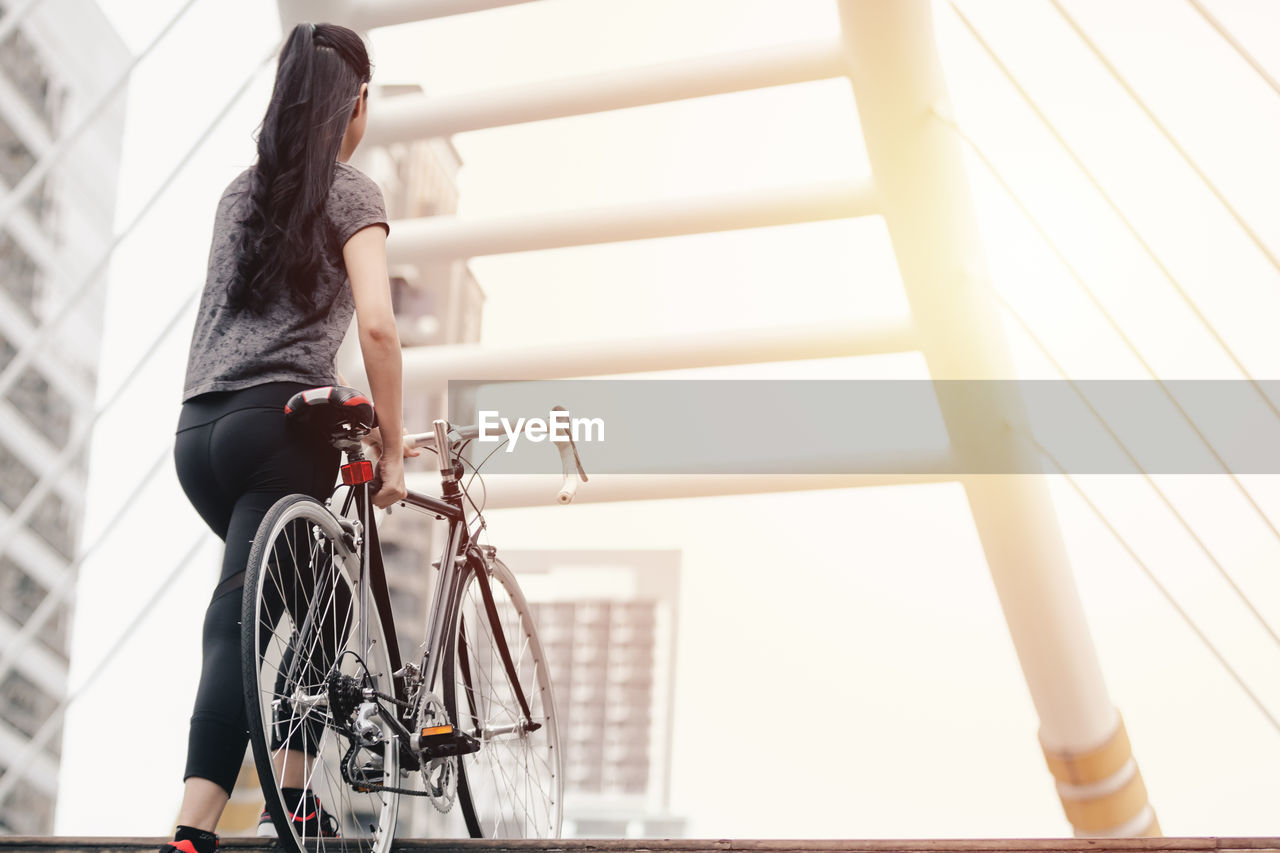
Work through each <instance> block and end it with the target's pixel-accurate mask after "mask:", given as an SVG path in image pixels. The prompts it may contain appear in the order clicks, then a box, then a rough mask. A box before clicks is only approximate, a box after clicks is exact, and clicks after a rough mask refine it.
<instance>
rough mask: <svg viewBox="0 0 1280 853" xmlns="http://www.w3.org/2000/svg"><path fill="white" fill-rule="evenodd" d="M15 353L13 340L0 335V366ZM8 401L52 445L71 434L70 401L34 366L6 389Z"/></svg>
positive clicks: (64, 442) (61, 444)
mask: <svg viewBox="0 0 1280 853" xmlns="http://www.w3.org/2000/svg"><path fill="white" fill-rule="evenodd" d="M16 354H17V350H16V349H14V347H13V344H11V343H9V342H8V341H6V340H5V339H4V338H3V337H0V370H4V368H5V367H6V366H8V364H9V362H10V360H12V359H13V357H14V356H15V355H16ZM8 400H9V403H10V405H12V406H13V408H14V409H15V410H16V411H17V412H18V413H19V414H21V415H22V416H23V417H24V418H25V419H26V420H27V421H28V422H29V423H30V424H31V425H32V426H33V427H35V428H36V429H38V430H40V432H41V433H43V434H44V435H45V437H47V438H48V439H49V440H50V441H52V442H53V443H54V446H56V447H59V448H61V447H63V446H65V445H66V443H67V440H68V439H70V437H71V420H72V416H73V414H74V410H73V409H72V406H71V402H70V401H69V400H67V398H66V397H64V396H63V395H62V393H61V392H59V391H58V390H57V389H56V388H54V387H53V385H52V384H51V383H50V382H49V380H48V379H45V378H44V376H43V375H42V374H41V373H40V372H39V371H38V370H36V369H35V368H31V367H29V368H27V370H26V371H25V372H24V373H23V374H22V375H21V376H19V377H18V381H17V382H15V383H14V384H13V387H12V388H10V389H9V395H8Z"/></svg>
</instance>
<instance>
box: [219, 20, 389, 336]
mask: <svg viewBox="0 0 1280 853" xmlns="http://www.w3.org/2000/svg"><path fill="white" fill-rule="evenodd" d="M371 79H373V66H372V64H371V63H370V62H369V53H368V51H367V50H366V49H365V46H364V42H363V41H361V39H360V36H359V35H357V34H356V33H355V32H353V31H352V30H349V29H347V28H346V27H340V26H338V25H336V24H309V23H301V24H298V25H297V26H295V27H294V28H293V30H292V31H291V32H290V33H289V36H288V38H287V39H286V40H285V43H284V47H283V49H281V51H280V61H279V64H278V65H277V66H276V82H275V88H274V90H273V91H272V92H271V102H270V103H269V104H268V105H267V114H266V116H265V117H264V118H263V119H262V124H261V126H260V128H259V133H258V140H257V141H258V160H257V163H256V164H255V167H254V168H253V169H252V170H251V178H250V183H249V205H248V211H247V213H246V214H245V215H244V217H243V218H242V219H241V220H240V233H239V236H238V238H237V252H236V255H237V260H236V271H235V276H234V277H233V278H232V280H231V282H230V284H229V286H228V294H227V301H228V304H229V305H230V306H231V308H232V309H233V310H236V311H240V310H243V309H246V308H247V309H249V310H250V311H253V312H254V313H258V314H260V313H262V311H263V310H264V309H265V307H266V305H267V304H268V302H269V301H271V300H270V297H271V295H272V294H273V293H274V292H277V291H278V290H279V289H280V288H286V289H287V290H288V292H289V294H290V296H291V297H292V298H293V300H294V302H295V303H296V304H297V305H298V306H299V307H300V308H302V309H303V310H305V311H308V312H309V311H313V310H315V309H316V307H317V306H316V302H315V291H316V287H317V286H318V285H319V284H320V281H319V277H320V275H321V272H322V267H321V263H320V259H321V253H322V252H323V251H324V250H325V248H326V247H327V243H328V242H329V241H331V240H332V239H333V238H332V237H331V236H330V235H329V234H328V233H327V230H326V228H325V223H324V206H325V199H326V198H327V197H328V195H329V187H330V185H331V184H332V183H333V172H334V168H335V165H334V164H335V161H336V160H337V157H338V151H339V148H340V147H341V145H342V137H343V134H344V133H345V132H346V129H347V124H348V122H349V121H350V120H351V114H352V112H353V111H354V109H355V106H356V99H357V98H358V97H359V95H360V85H361V84H362V83H368V82H369V81H370V80H371ZM330 248H331V247H330Z"/></svg>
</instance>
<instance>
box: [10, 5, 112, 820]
mask: <svg viewBox="0 0 1280 853" xmlns="http://www.w3.org/2000/svg"><path fill="white" fill-rule="evenodd" d="M21 5H23V4H20V3H15V2H14V0H4V2H0V22H3V21H4V20H5V16H6V15H7V14H8V13H9V12H10V11H11V9H13V8H16V7H18V6H21ZM129 59H130V56H129V51H128V49H127V48H126V47H125V45H124V43H123V42H122V41H121V39H120V38H119V36H118V35H117V33H116V32H115V30H114V29H113V28H112V27H111V25H110V23H109V22H108V21H107V19H106V18H105V17H104V16H103V14H102V13H101V11H100V10H99V9H98V7H97V4H96V3H94V2H92V0H46V2H42V3H39V4H36V6H35V7H34V8H33V9H31V10H30V11H29V12H27V13H26V14H25V15H24V17H23V18H22V20H21V21H20V22H19V23H18V25H17V26H16V27H15V28H14V29H13V30H12V31H11V32H10V33H9V35H8V36H7V38H5V39H4V41H3V42H2V43H0V197H4V196H5V195H7V194H8V193H9V192H10V191H11V190H12V189H13V188H14V187H15V186H16V185H17V184H18V182H19V181H21V180H22V179H23V177H24V176H25V175H26V174H27V173H28V171H29V170H30V169H31V168H32V167H33V166H35V165H36V164H37V163H38V162H40V160H41V158H42V157H44V156H46V154H47V153H48V152H49V151H50V150H51V149H52V148H53V146H54V145H55V142H56V140H58V138H59V137H60V136H61V135H62V134H64V133H66V132H67V130H68V129H69V128H71V127H73V126H75V125H76V124H77V123H78V122H79V120H80V117H81V116H83V115H85V114H86V113H87V112H88V111H89V110H90V109H91V108H93V107H94V106H95V105H96V103H97V102H98V100H99V99H100V98H102V97H103V96H104V94H105V81H107V80H110V79H111V78H112V77H114V76H115V74H117V73H118V72H119V71H120V70H122V69H123V68H124V67H125V66H126V64H127V63H128V61H129ZM124 113H125V99H124V97H123V95H120V96H119V97H117V98H116V99H115V100H114V101H113V102H112V103H111V104H110V105H109V106H108V107H107V108H106V110H105V111H104V112H103V113H102V114H101V115H100V116H99V117H98V119H97V120H95V121H94V122H93V123H92V125H91V126H90V127H89V129H88V130H87V132H86V133H84V134H83V135H82V136H81V137H80V138H79V140H78V142H76V143H75V144H74V145H72V146H71V147H70V148H69V149H68V151H67V152H66V153H65V154H64V155H62V156H61V157H60V159H59V160H58V161H57V164H56V165H55V166H54V167H53V168H52V170H51V171H50V172H49V173H48V174H47V175H46V176H45V177H44V178H43V179H42V180H41V181H40V183H39V184H38V185H37V187H36V189H35V190H34V192H32V193H31V194H29V195H28V196H27V197H26V200H25V202H24V203H23V204H22V205H21V206H20V207H19V208H18V209H17V210H15V211H14V212H13V213H12V214H10V215H9V217H8V219H7V221H5V222H4V223H3V224H2V225H0V372H3V371H4V369H5V367H7V366H8V365H9V364H10V362H11V361H12V360H13V359H14V357H15V356H16V355H17V353H18V352H19V351H20V350H21V349H22V347H23V346H24V345H27V344H28V342H30V341H33V340H35V338H36V335H37V330H38V329H39V328H40V326H41V324H42V323H44V322H45V321H47V320H48V319H49V318H50V317H51V316H52V315H53V314H54V312H55V311H57V310H58V308H59V307H60V306H61V305H62V304H63V302H64V301H65V300H66V299H67V298H68V297H69V296H70V294H71V293H72V291H73V290H74V289H76V288H77V287H78V286H79V285H80V283H81V282H83V281H85V280H86V279H87V278H89V277H93V278H94V279H95V280H94V282H93V284H94V286H93V287H92V288H91V289H90V291H89V294H88V296H87V297H85V298H84V299H83V300H81V302H80V303H79V304H78V305H77V307H76V309H75V310H74V311H73V312H72V313H71V315H70V316H69V317H68V319H67V320H66V321H65V322H62V323H61V324H59V326H58V327H57V328H56V330H55V331H54V333H53V335H52V338H51V340H49V341H48V342H47V343H46V344H45V345H44V346H42V348H41V355H40V357H39V358H37V359H36V360H34V361H33V362H32V363H31V364H30V365H29V366H28V367H27V368H25V369H24V370H23V371H22V372H21V373H20V374H19V376H18V378H17V381H16V382H15V383H14V384H13V385H12V387H11V388H10V389H9V390H8V391H7V392H6V393H4V394H3V396H0V526H7V524H8V523H9V520H10V518H11V516H12V515H13V514H14V513H15V512H19V511H21V512H22V513H23V514H24V515H28V514H29V515H28V517H27V520H26V521H25V523H23V524H22V525H21V526H20V527H18V528H17V530H16V531H15V532H14V534H13V535H12V536H11V537H10V538H8V539H6V540H4V541H3V542H0V653H3V657H4V659H6V662H5V663H4V664H3V665H0V772H3V773H6V774H9V773H11V772H14V770H15V768H14V767H10V766H9V764H10V763H11V762H12V763H17V762H19V760H20V759H21V757H22V756H24V755H25V754H26V753H28V752H29V751H30V750H31V749H32V741H33V739H37V738H38V739H40V740H43V741H44V743H43V744H42V745H40V746H39V748H38V749H36V751H35V754H34V756H33V757H32V759H31V760H30V761H28V762H25V763H23V764H22V766H21V768H20V771H21V773H22V774H23V777H22V779H21V780H20V781H19V783H18V784H17V785H15V786H13V788H12V790H11V792H10V793H9V794H8V796H7V797H5V799H4V800H3V802H0V832H4V833H18V834H48V833H50V832H52V830H53V810H54V803H55V799H56V793H57V784H58V765H59V756H60V752H61V740H62V736H61V727H60V725H59V724H58V722H57V720H58V711H59V707H60V705H61V704H62V701H63V699H64V698H65V696H66V690H67V665H68V639H69V637H68V632H69V628H70V624H71V611H70V606H69V605H67V604H60V605H59V606H57V607H55V608H53V609H52V610H49V609H48V608H45V611H46V612H47V613H48V616H47V617H46V618H42V619H40V620H38V621H35V620H33V616H35V615H36V614H37V608H40V605H41V604H42V602H44V601H45V599H46V597H48V596H49V594H50V592H51V591H53V590H56V589H58V588H59V587H60V586H62V585H63V583H64V581H65V579H66V578H67V576H68V574H69V573H70V574H74V572H75V571H76V565H75V557H76V549H77V545H78V539H79V533H80V529H79V525H80V517H81V509H82V506H81V503H82V500H83V492H84V487H85V479H86V464H85V462H86V459H87V456H86V455H85V454H81V455H80V456H79V461H78V462H77V463H76V464H73V465H71V466H70V467H69V468H67V469H66V470H65V471H64V472H63V473H62V474H61V475H59V476H58V478H57V481H56V482H55V483H54V484H53V488H52V489H51V490H50V491H49V492H48V493H47V494H46V495H45V497H44V498H43V499H41V500H39V502H38V503H36V505H35V506H34V509H21V510H20V508H21V507H23V504H24V502H25V501H26V499H27V496H28V494H29V493H30V492H31V490H32V488H33V487H34V486H35V484H36V483H37V481H38V480H39V478H40V477H41V476H42V473H43V472H44V471H45V470H47V469H48V467H49V465H50V463H51V461H52V460H53V459H54V458H56V457H57V456H58V454H59V453H60V452H61V451H62V450H63V448H64V447H65V446H66V445H67V443H68V442H70V441H72V440H73V437H74V436H75V435H76V434H77V433H78V432H79V431H80V430H81V429H82V428H83V427H84V425H85V424H86V423H87V422H88V420H89V419H90V418H91V417H92V415H93V410H94V397H95V393H96V385H97V366H96V365H97V362H98V350H99V347H100V344H101V335H102V328H101V320H102V306H103V301H104V298H105V293H104V287H103V285H104V284H105V274H104V271H105V265H101V264H99V261H100V260H101V258H102V257H103V255H104V253H106V252H107V251H108V249H109V247H110V245H111V239H112V226H113V220H114V215H115V204H116V188H117V177H118V173H119V164H120V154H121V141H122V136H123V131H124ZM95 269H96V272H95ZM51 720H52V721H53V722H50V721H51ZM42 730H43V731H42Z"/></svg>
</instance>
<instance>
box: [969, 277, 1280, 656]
mask: <svg viewBox="0 0 1280 853" xmlns="http://www.w3.org/2000/svg"><path fill="white" fill-rule="evenodd" d="M990 291H991V293H992V294H993V295H994V297H995V299H996V300H997V301H998V302H999V303H1000V304H1001V305H1002V306H1004V308H1005V310H1006V311H1008V312H1009V314H1010V316H1012V317H1013V318H1014V320H1015V321H1016V322H1017V323H1018V325H1019V326H1021V327H1022V330H1023V331H1024V332H1025V333H1026V334H1027V336H1028V337H1029V338H1031V340H1032V342H1033V343H1034V344H1035V345H1036V347H1037V348H1038V349H1039V350H1040V352H1041V353H1042V354H1043V355H1044V357H1045V358H1047V359H1048V360H1049V363H1050V364H1052V365H1053V367H1054V369H1055V370H1057V371H1058V373H1059V374H1061V375H1062V378H1063V379H1064V380H1066V382H1067V384H1068V385H1070V386H1071V390H1072V391H1075V393H1076V396H1077V397H1079V398H1080V401H1081V402H1082V403H1084V405H1085V407H1086V408H1088V409H1089V411H1090V413H1092V414H1093V416H1094V417H1095V418H1096V419H1097V421H1098V423H1099V425H1101V426H1102V428H1103V429H1104V430H1105V431H1106V433H1107V435H1109V436H1111V440H1112V441H1114V442H1115V443H1116V446H1117V447H1119V448H1120V450H1121V452H1122V453H1124V455H1125V458H1127V459H1128V460H1129V462H1130V463H1131V464H1132V465H1133V466H1134V467H1135V468H1137V469H1138V473H1139V474H1141V475H1142V478H1143V479H1144V480H1146V482H1147V485H1148V486H1150V487H1151V489H1152V490H1153V491H1154V492H1155V493H1156V494H1157V495H1158V496H1159V497H1160V500H1161V502H1163V503H1164V505H1165V507H1166V508H1167V509H1168V510H1169V512H1171V513H1173V517H1174V518H1175V519H1177V521H1178V523H1179V524H1181V525H1182V528H1183V530H1185V531H1186V532H1187V535H1188V536H1190V537H1191V541H1193V542H1195V543H1196V547H1197V548H1199V549H1200V553H1202V554H1204V556H1205V558H1206V559H1207V560H1208V561H1209V562H1210V563H1211V564H1212V565H1213V567H1214V569H1215V570H1216V571H1217V573H1218V575H1219V577H1221V578H1222V580H1223V581H1224V582H1225V583H1226V584H1227V586H1229V587H1230V588H1231V591H1232V592H1233V593H1235V596H1236V598H1238V599H1239V600H1240V603H1241V604H1243V605H1244V606H1245V609H1247V610H1248V611H1249V612H1250V613H1251V614H1253V618H1254V619H1256V620H1257V622H1258V624H1259V625H1261V626H1262V630H1264V631H1265V632H1266V633H1267V634H1268V635H1270V637H1271V640H1272V641H1273V642H1274V643H1275V644H1276V647H1277V648H1280V636H1277V635H1276V632H1275V630H1274V629H1273V628H1272V627H1271V624H1270V623H1269V622H1268V621H1267V620H1266V618H1265V617H1264V616H1263V615H1262V613H1260V612H1259V611H1258V608H1257V607H1255V606H1254V605H1253V602H1252V601H1250V600H1249V596H1248V595H1246V594H1245V592H1244V590H1243V589H1241V588H1240V585H1239V584H1237V583H1236V581H1235V579H1234V578H1233V577H1231V573H1230V572H1228V571H1227V568H1226V566H1224V565H1223V564H1222V561H1221V560H1219V559H1218V557H1217V556H1216V555H1214V553H1213V551H1212V550H1210V548H1209V546H1208V545H1207V544H1205V541H1204V540H1203V539H1202V538H1200V535H1199V534H1198V533H1196V531H1195V529H1194V528H1193V527H1192V526H1191V522H1189V521H1188V520H1187V519H1186V517H1185V516H1184V515H1183V514H1182V513H1181V512H1179V511H1178V509H1177V507H1176V506H1174V503H1173V501H1172V500H1171V499H1170V498H1169V496H1168V494H1167V493H1166V492H1165V491H1164V489H1162V488H1160V486H1159V485H1158V484H1157V483H1156V481H1155V479H1154V478H1153V477H1152V476H1151V473H1150V472H1149V471H1147V469H1146V468H1145V467H1143V465H1142V463H1141V462H1139V461H1138V458H1137V457H1136V456H1135V455H1134V454H1133V451H1131V450H1130V449H1129V447H1128V445H1126V444H1125V443H1124V441H1123V440H1122V439H1121V438H1120V436H1119V435H1117V434H1116V432H1115V430H1114V429H1112V427H1111V424H1110V423H1108V422H1107V419H1106V418H1105V417H1103V416H1102V413H1101V412H1099V411H1098V409H1097V408H1096V407H1095V406H1094V405H1093V403H1092V401H1090V400H1089V398H1088V396H1087V395H1086V394H1085V393H1084V391H1083V390H1081V388H1080V386H1079V385H1077V384H1076V381H1075V380H1074V379H1072V378H1071V377H1070V376H1068V375H1067V371H1066V369H1065V368H1064V367H1063V366H1062V364H1061V363H1060V362H1059V361H1058V360H1057V359H1056V358H1054V356H1053V353H1051V352H1050V351H1049V348H1048V346H1046V345H1045V343H1044V342H1043V341H1042V340H1041V339H1040V336H1039V335H1037V334H1036V333H1035V331H1034V330H1033V329H1032V328H1031V325H1030V324H1029V323H1028V322H1027V321H1026V319H1025V318H1024V317H1023V316H1022V315H1021V314H1020V313H1019V312H1018V311H1017V309H1015V308H1014V307H1013V306H1012V305H1011V304H1009V301H1008V300H1007V299H1005V298H1004V296H1003V295H1002V294H1001V293H1000V292H999V291H997V290H996V289H995V288H994V287H992V288H990ZM1192 426H1193V428H1194V424H1193V425H1192ZM1228 473H1229V472H1228Z"/></svg>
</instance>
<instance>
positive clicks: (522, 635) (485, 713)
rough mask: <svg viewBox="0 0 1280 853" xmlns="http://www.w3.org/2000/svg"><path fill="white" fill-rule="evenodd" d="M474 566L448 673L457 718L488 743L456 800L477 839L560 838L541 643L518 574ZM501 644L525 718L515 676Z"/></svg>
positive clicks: (462, 768) (470, 764) (553, 736)
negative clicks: (516, 577) (524, 703)
mask: <svg viewBox="0 0 1280 853" xmlns="http://www.w3.org/2000/svg"><path fill="white" fill-rule="evenodd" d="M475 562H476V560H475V559H472V560H469V561H468V565H467V568H466V569H465V572H466V575H465V576H464V578H463V581H462V592H461V597H460V599H459V602H458V609H457V619H456V621H455V625H454V630H453V633H452V636H451V637H450V642H449V648H448V651H447V653H446V657H445V664H444V673H443V675H444V679H443V680H444V684H443V687H444V691H443V692H444V704H445V707H446V709H447V711H448V713H449V716H450V718H451V719H453V720H455V721H456V724H457V725H458V727H459V728H460V729H461V730H462V731H464V732H466V733H467V734H469V735H471V736H472V737H474V738H476V739H477V740H479V741H480V742H481V747H480V750H479V751H478V752H474V753H471V754H468V755H464V756H462V758H461V759H460V760H459V768H458V804H459V805H460V806H461V807H462V813H463V816H464V818H465V819H466V823H467V829H468V831H470V833H471V835H472V837H473V838H556V837H558V836H559V835H560V821H561V816H562V810H563V805H562V799H563V798H562V793H563V787H564V781H563V780H564V777H563V774H562V773H561V761H560V737H559V731H558V729H557V727H556V726H557V721H556V705H555V695H554V693H553V692H552V689H551V678H550V676H549V674H548V672H547V664H546V658H545V657H544V655H543V653H542V644H541V643H539V642H538V635H537V632H536V631H535V630H534V625H533V618H532V615H531V613H530V610H529V605H528V602H526V601H525V597H524V594H523V593H521V591H520V587H519V586H518V585H517V584H516V580H515V577H514V576H513V575H512V574H511V571H510V570H509V569H508V568H507V567H506V566H505V565H503V564H502V562H501V561H500V560H498V559H496V558H491V559H487V560H486V562H485V566H486V568H485V570H484V574H483V576H478V575H477V574H476V571H475ZM486 588H487V589H488V590H489V591H490V592H491V593H492V598H491V602H492V606H491V607H490V606H489V603H488V601H487V599H488V596H486V595H485V589H486ZM504 646H505V647H506V648H507V649H509V651H510V658H511V664H512V667H513V669H514V671H515V675H516V680H517V681H518V683H519V684H520V687H521V690H522V692H523V694H524V697H525V700H526V702H527V705H528V709H529V716H528V718H526V715H525V713H524V709H523V707H522V706H521V703H520V700H519V698H518V695H517V693H516V691H515V689H514V687H513V684H512V681H511V679H510V678H509V677H508V674H507V667H506V665H505V664H504V661H503V657H502V648H503V647H504ZM530 721H531V722H532V723H533V725H529V722H530Z"/></svg>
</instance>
